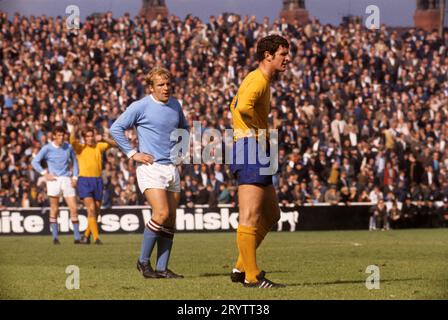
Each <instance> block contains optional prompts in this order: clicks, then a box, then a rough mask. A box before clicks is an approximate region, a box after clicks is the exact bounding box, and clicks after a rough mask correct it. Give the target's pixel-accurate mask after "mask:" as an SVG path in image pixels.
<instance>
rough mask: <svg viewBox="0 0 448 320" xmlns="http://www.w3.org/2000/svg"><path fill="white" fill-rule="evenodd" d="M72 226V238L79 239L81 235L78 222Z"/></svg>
mask: <svg viewBox="0 0 448 320" xmlns="http://www.w3.org/2000/svg"><path fill="white" fill-rule="evenodd" d="M72 224H73V236H74V237H75V240H80V239H81V234H80V233H79V222H72Z"/></svg>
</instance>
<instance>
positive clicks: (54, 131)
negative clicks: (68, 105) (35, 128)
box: [52, 126, 65, 134]
mask: <svg viewBox="0 0 448 320" xmlns="http://www.w3.org/2000/svg"><path fill="white" fill-rule="evenodd" d="M52 132H53V134H56V133H59V132H62V133H65V129H64V128H63V127H62V126H56V127H54V128H53V131H52Z"/></svg>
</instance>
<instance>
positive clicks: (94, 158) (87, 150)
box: [70, 136, 111, 178]
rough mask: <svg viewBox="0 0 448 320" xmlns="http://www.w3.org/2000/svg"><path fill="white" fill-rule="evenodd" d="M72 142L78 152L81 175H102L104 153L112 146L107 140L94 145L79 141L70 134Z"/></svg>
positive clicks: (96, 176)
mask: <svg viewBox="0 0 448 320" xmlns="http://www.w3.org/2000/svg"><path fill="white" fill-rule="evenodd" d="M70 144H71V145H72V146H73V149H74V150H75V153H76V158H77V159H78V166H79V176H80V177H95V178H98V177H101V171H102V170H103V159H102V154H103V152H104V151H106V150H107V149H109V148H110V147H111V145H110V144H108V143H107V142H98V143H97V144H95V145H94V146H92V147H89V146H87V145H85V144H82V143H79V142H78V141H77V140H76V138H75V137H73V136H70Z"/></svg>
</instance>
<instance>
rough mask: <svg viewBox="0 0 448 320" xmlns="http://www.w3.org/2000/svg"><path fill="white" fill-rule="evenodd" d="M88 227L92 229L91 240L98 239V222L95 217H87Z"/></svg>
mask: <svg viewBox="0 0 448 320" xmlns="http://www.w3.org/2000/svg"><path fill="white" fill-rule="evenodd" d="M89 228H90V230H92V234H93V240H98V238H99V232H98V223H97V222H96V217H89Z"/></svg>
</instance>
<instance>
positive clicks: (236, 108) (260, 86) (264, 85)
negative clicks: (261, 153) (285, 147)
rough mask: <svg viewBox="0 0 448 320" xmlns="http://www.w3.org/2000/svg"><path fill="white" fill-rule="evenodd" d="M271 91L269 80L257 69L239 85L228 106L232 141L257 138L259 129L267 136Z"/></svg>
mask: <svg viewBox="0 0 448 320" xmlns="http://www.w3.org/2000/svg"><path fill="white" fill-rule="evenodd" d="M270 98H271V90H270V84H269V78H268V77H266V76H265V75H264V74H263V73H262V72H261V70H260V69H259V68H257V69H256V70H254V71H252V72H250V73H249V74H248V75H247V76H246V77H245V78H244V80H243V82H242V83H241V85H240V87H239V89H238V93H237V95H236V96H235V97H234V98H233V100H232V103H231V104H230V111H231V113H232V122H233V129H234V140H235V141H236V140H238V139H240V138H244V137H249V136H252V135H253V134H252V133H251V131H250V130H253V132H254V133H255V136H256V137H257V138H258V137H259V129H264V130H266V135H267V134H268V132H267V130H268V115H269V111H270Z"/></svg>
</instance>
